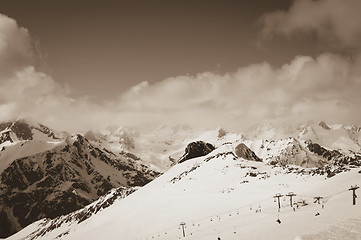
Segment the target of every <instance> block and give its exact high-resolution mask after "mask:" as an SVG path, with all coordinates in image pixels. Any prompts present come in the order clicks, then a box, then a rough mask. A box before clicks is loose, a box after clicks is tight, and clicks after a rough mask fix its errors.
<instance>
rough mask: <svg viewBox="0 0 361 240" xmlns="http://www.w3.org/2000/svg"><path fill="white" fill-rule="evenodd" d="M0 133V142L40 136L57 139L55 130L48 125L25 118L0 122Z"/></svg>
mask: <svg viewBox="0 0 361 240" xmlns="http://www.w3.org/2000/svg"><path fill="white" fill-rule="evenodd" d="M0 133H1V138H2V139H1V140H0V144H1V143H4V142H5V141H9V142H16V141H27V140H28V141H29V140H33V139H36V138H40V137H43V138H49V139H53V140H58V139H59V137H58V136H57V134H56V133H55V131H54V130H52V129H50V128H49V127H47V126H45V125H42V124H40V123H31V122H30V121H27V120H25V119H19V120H16V121H14V122H4V123H0ZM41 135H43V136H41Z"/></svg>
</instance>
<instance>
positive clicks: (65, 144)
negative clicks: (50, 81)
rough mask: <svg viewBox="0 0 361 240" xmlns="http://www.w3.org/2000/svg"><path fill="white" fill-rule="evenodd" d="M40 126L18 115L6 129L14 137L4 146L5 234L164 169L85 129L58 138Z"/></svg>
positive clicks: (0, 186) (0, 210)
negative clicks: (96, 139)
mask: <svg viewBox="0 0 361 240" xmlns="http://www.w3.org/2000/svg"><path fill="white" fill-rule="evenodd" d="M38 126H42V127H41V128H40V130H39V129H38V127H34V124H28V123H27V122H25V121H21V122H20V121H16V122H15V123H11V124H6V127H4V128H3V130H2V133H3V134H4V135H7V136H9V137H10V138H8V139H7V140H5V141H3V143H2V146H3V151H1V152H0V160H1V161H2V163H1V170H2V171H1V172H0V180H1V181H0V196H1V197H0V226H1V228H0V237H6V236H9V235H10V234H13V233H14V232H16V231H18V230H20V229H22V228H23V227H25V226H27V225H28V224H30V223H32V222H34V221H36V220H39V219H41V218H44V217H47V218H55V217H57V216H60V215H63V214H67V213H70V212H72V211H74V210H77V209H80V208H82V207H84V206H85V205H87V204H89V203H91V202H93V201H94V200H96V199H97V198H98V197H99V196H102V195H104V194H105V193H106V192H107V191H109V190H110V189H112V188H114V187H119V186H124V187H131V186H143V185H145V184H146V183H148V182H149V181H151V180H153V179H154V178H155V177H157V176H158V175H159V173H158V172H155V171H153V170H151V169H150V168H149V167H148V166H146V165H144V164H142V163H140V162H136V161H135V160H133V159H132V158H130V157H128V156H127V155H118V156H115V155H114V154H112V153H111V152H107V151H104V150H101V149H99V148H97V147H94V146H93V145H92V144H90V143H89V142H88V140H87V139H86V138H84V137H82V136H81V135H77V136H75V137H69V136H68V137H65V138H63V139H59V138H57V137H56V136H55V135H54V134H53V132H52V131H51V130H49V128H46V127H45V126H43V125H38ZM44 129H45V130H44ZM47 130H49V131H47Z"/></svg>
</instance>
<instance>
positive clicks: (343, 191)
mask: <svg viewBox="0 0 361 240" xmlns="http://www.w3.org/2000/svg"><path fill="white" fill-rule="evenodd" d="M237 144H238V142H237V141H236V142H233V143H227V142H224V143H223V145H221V146H220V147H218V148H217V149H216V150H214V151H213V152H211V153H210V154H208V155H207V156H204V157H199V158H195V159H191V160H188V161H185V162H183V163H181V164H177V165H175V166H174V167H172V168H171V169H169V170H168V171H167V172H165V173H164V174H163V175H162V176H160V177H159V178H157V179H155V180H154V181H152V182H151V183H149V184H147V185H146V186H144V187H143V188H140V189H139V190H138V191H136V192H135V193H133V194H131V195H129V196H128V197H126V198H124V199H121V200H118V201H116V202H114V204H113V205H111V206H110V207H108V208H106V209H104V210H102V211H101V212H99V213H97V214H95V215H93V216H92V217H90V218H89V219H87V220H85V221H83V222H81V223H80V224H75V223H71V222H68V223H66V224H63V225H61V226H59V228H57V229H56V230H55V231H49V232H47V233H46V234H45V235H44V236H43V237H42V238H41V239H56V238H57V237H58V238H61V239H88V240H91V239H127V240H131V239H197V240H202V239H207V240H209V239H217V238H218V237H220V238H221V239H222V240H224V239H332V238H333V239H360V236H361V229H360V223H361V202H359V203H358V204H356V205H352V193H351V192H350V191H349V190H348V189H349V188H350V186H351V185H356V184H357V185H361V174H360V173H359V171H360V169H351V170H350V171H348V172H344V173H340V174H337V175H336V176H334V177H332V178H325V177H324V176H319V175H315V176H311V175H307V174H303V175H302V174H297V173H287V169H284V168H281V167H272V166H270V165H266V164H265V163H263V162H252V161H247V160H244V159H240V158H237V157H236V156H235V155H234V148H235V146H236V145H237ZM360 191H361V190H358V192H360ZM289 192H294V193H296V194H297V195H296V196H295V197H294V200H295V202H301V201H304V202H305V203H307V205H306V206H301V205H300V206H299V207H298V208H295V211H294V210H293V208H291V207H290V202H289V198H288V197H286V198H285V200H283V198H281V204H282V207H281V209H280V212H278V207H277V203H275V202H274V198H273V196H274V195H275V194H276V193H281V194H287V193H289ZM315 196H323V197H324V201H323V202H322V203H323V205H324V208H322V204H317V203H314V199H313V197H315ZM317 213H319V215H317V216H316V214H317ZM277 219H280V221H281V223H280V224H279V223H277V222H276V220H277ZM181 222H184V223H185V224H186V228H185V233H186V237H183V236H182V228H181V227H180V223H181ZM39 223H41V221H40V222H36V223H33V224H31V225H30V226H28V227H27V228H25V229H24V230H22V231H20V232H18V233H17V234H15V235H13V236H11V237H9V238H8V239H22V238H24V237H26V236H27V235H28V234H29V233H30V232H32V231H33V230H34V229H37V228H38V227H39ZM325 236H327V237H325Z"/></svg>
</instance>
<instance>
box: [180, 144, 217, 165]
mask: <svg viewBox="0 0 361 240" xmlns="http://www.w3.org/2000/svg"><path fill="white" fill-rule="evenodd" d="M214 149H215V147H214V146H213V145H212V144H210V143H206V142H203V141H197V142H191V143H190V144H188V145H187V147H186V148H185V152H184V154H183V156H182V157H181V158H180V159H179V161H178V163H182V162H184V161H187V160H189V159H192V158H196V157H202V156H205V155H207V154H208V153H210V152H212V151H213V150H214Z"/></svg>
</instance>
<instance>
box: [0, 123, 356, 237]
mask: <svg viewBox="0 0 361 240" xmlns="http://www.w3.org/2000/svg"><path fill="white" fill-rule="evenodd" d="M21 124H24V125H27V126H26V127H18V125H21ZM14 125H17V126H16V127H13V126H14ZM0 126H4V127H3V129H2V130H1V129H0V130H1V139H2V140H1V145H0V147H2V148H3V149H4V150H3V151H2V152H0V154H1V155H0V160H1V169H3V170H2V172H1V188H0V190H1V191H2V196H4V197H3V198H2V199H0V201H1V202H0V203H1V209H2V212H1V216H0V219H1V221H2V222H1V226H5V227H4V228H3V227H2V229H12V231H11V232H5V233H2V234H3V236H6V235H9V234H10V233H13V232H15V231H18V230H20V229H21V228H23V227H25V226H26V225H28V224H30V225H28V226H27V227H26V228H24V229H23V230H21V231H20V232H18V233H16V234H15V235H13V236H11V237H10V238H9V239H83V238H85V239H99V238H102V239H115V238H118V239H119V238H120V239H178V238H183V237H184V235H183V234H187V235H186V239H217V238H218V237H222V239H239V238H240V237H242V239H243V238H245V239H265V238H267V236H270V235H269V234H271V236H272V238H267V239H273V238H274V239H276V238H281V239H285V238H286V239H291V238H292V239H294V238H296V237H299V238H300V239H303V238H305V239H312V238H310V237H312V236H318V235H317V234H320V231H324V235H326V236H328V234H333V233H330V231H331V230H330V229H332V228H335V227H338V226H339V225H340V224H341V225H342V224H344V225H346V227H345V228H344V229H346V230H344V231H343V232H342V231H341V233H337V234H341V235H340V236H343V237H344V236H346V235H345V234H347V232H349V231H348V230H350V229H352V231H353V232H355V236H357V234H358V233H360V234H361V228H358V227H357V226H360V224H359V223H361V218H360V217H359V216H360V214H359V213H361V209H360V207H359V206H360V205H351V204H349V203H350V202H351V200H350V199H351V196H352V195H350V194H349V193H348V192H349V191H348V189H349V188H350V186H351V185H354V184H360V183H361V182H360V176H361V175H360V173H361V170H360V168H361V148H360V143H361V128H360V127H358V126H355V125H353V126H343V125H328V124H326V123H325V122H320V123H318V124H315V123H308V124H304V125H300V126H297V127H295V128H289V127H287V128H286V127H284V126H276V127H275V126H272V125H263V126H261V127H258V128H257V129H253V130H252V131H248V132H244V133H243V134H239V133H230V132H227V131H225V130H224V129H222V128H219V129H216V130H213V131H205V132H203V131H194V130H192V129H190V128H189V127H187V126H175V127H170V126H162V127H160V128H159V129H156V130H154V131H153V132H151V133H148V134H142V133H138V132H136V131H134V130H132V129H128V128H115V127H112V128H107V129H106V130H103V131H89V132H86V133H84V134H77V135H74V136H71V135H70V134H68V133H65V132H60V133H59V132H56V131H54V130H51V129H50V128H48V127H45V126H44V125H41V124H29V123H27V122H26V121H16V122H13V123H6V124H4V125H0ZM41 126H43V127H41ZM22 128H24V130H21V131H19V130H17V129H22ZM43 128H44V129H47V130H44V131H41V129H43ZM25 129H30V131H28V130H25ZM39 129H40V130H39ZM29 132H31V133H32V134H31V133H29ZM44 132H45V133H44ZM30 136H31V137H30ZM21 145H22V146H21ZM27 145H29V148H28V149H27V147H26V146H27ZM30 146H31V147H30ZM35 146H36V147H35ZM22 149H24V150H22ZM29 149H30V150H31V151H30V150H29ZM14 153H16V154H17V155H14ZM26 155H27V156H26ZM9 156H12V157H9ZM19 179H20V180H19ZM153 179H154V180H153ZM109 191H110V192H109ZM39 192H40V193H39ZM291 192H292V193H295V194H296V195H295V196H294V199H293V200H294V202H292V201H291V202H290V203H289V204H287V201H285V202H282V204H281V208H279V209H278V208H277V203H274V201H273V200H276V198H274V196H276V195H275V194H277V193H279V194H280V195H283V196H282V197H285V195H287V194H288V195H290V193H291ZM100 196H101V197H100ZM317 196H321V197H322V198H321V199H323V202H322V205H326V203H327V205H329V206H327V207H325V208H323V207H322V208H320V204H318V203H317V202H315V201H314V200H315V198H314V197H317ZM99 197H100V198H99ZM18 199H21V201H19V200H18ZM23 199H28V200H26V201H23ZM96 199H98V200H96ZM17 201H18V202H17ZM293 203H294V204H296V205H295V206H297V210H296V208H292V207H290V205H292V204H293ZM20 206H21V207H23V206H26V207H25V208H20ZM49 206H52V208H51V209H50V207H49ZM74 206H76V207H74ZM14 209H15V211H14ZM21 209H24V210H21ZM292 209H293V210H292ZM319 209H320V210H319ZM321 211H322V212H321ZM314 212H315V214H316V213H318V214H319V215H320V216H319V215H317V216H319V217H318V218H316V217H315V216H314V215H315V214H314ZM320 212H321V214H320ZM336 216H338V217H336ZM3 219H7V221H4V222H3ZM14 219H15V220H16V221H14ZM19 219H22V220H21V221H23V222H20V221H19ZM275 220H279V221H280V222H282V224H280V223H278V221H277V222H276V221H275ZM281 220H282V221H281ZM297 221H298V222H299V223H298V222H297ZM355 222H356V224H355ZM183 223H184V225H183ZM316 223H317V224H318V225H319V227H320V228H321V229H317V228H315V226H316V225H317V224H316ZM355 225H356V227H355ZM7 226H9V227H7ZM14 226H15V227H14ZM16 226H17V228H16ZM182 226H183V227H184V226H186V230H185V232H183V231H182V230H183V229H182V228H183V227H182ZM295 226H297V228H296V227H295ZM11 227H12V228H11ZM259 228H260V229H262V231H259V230H257V229H259ZM275 228H278V229H279V232H278V233H275V232H274V229H275ZM355 228H356V229H355ZM331 232H332V231H331ZM245 234H246V235H245ZM247 234H248V235H247ZM272 234H273V235H272ZM245 236H248V237H245Z"/></svg>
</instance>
